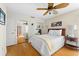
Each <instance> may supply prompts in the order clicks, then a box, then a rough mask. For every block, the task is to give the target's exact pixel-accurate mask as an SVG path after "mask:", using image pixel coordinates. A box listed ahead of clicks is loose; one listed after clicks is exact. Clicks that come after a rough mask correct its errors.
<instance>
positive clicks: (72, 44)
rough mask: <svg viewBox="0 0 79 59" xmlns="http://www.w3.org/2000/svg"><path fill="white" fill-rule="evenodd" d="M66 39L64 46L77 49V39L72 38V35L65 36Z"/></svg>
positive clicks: (78, 42) (78, 41)
mask: <svg viewBox="0 0 79 59" xmlns="http://www.w3.org/2000/svg"><path fill="white" fill-rule="evenodd" d="M65 39H66V42H65V44H66V47H69V48H72V49H79V39H78V38H75V37H74V38H73V37H65Z"/></svg>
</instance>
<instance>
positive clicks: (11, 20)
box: [6, 15, 17, 46]
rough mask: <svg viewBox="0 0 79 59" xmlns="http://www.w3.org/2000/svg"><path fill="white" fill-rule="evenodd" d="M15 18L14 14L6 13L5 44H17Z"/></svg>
mask: <svg viewBox="0 0 79 59" xmlns="http://www.w3.org/2000/svg"><path fill="white" fill-rule="evenodd" d="M16 28H17V19H16V18H15V17H14V16H12V15H11V16H10V15H8V20H7V28H6V29H7V30H6V33H7V35H6V38H7V40H6V43H7V46H10V45H14V44H17V29H16Z"/></svg>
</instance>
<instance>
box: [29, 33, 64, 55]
mask: <svg viewBox="0 0 79 59" xmlns="http://www.w3.org/2000/svg"><path fill="white" fill-rule="evenodd" d="M46 39H47V41H49V42H50V44H49V42H47V41H45V40H46ZM48 39H49V40H48ZM64 41H65V40H64V36H50V35H48V34H46V35H34V36H31V37H30V39H29V42H31V44H32V46H33V47H34V48H35V49H36V50H37V51H38V52H39V53H40V54H41V55H51V54H53V53H55V52H56V51H58V50H59V49H60V48H61V47H63V46H64ZM49 47H51V50H50V49H49Z"/></svg>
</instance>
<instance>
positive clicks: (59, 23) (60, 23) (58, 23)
mask: <svg viewBox="0 0 79 59" xmlns="http://www.w3.org/2000/svg"><path fill="white" fill-rule="evenodd" d="M55 26H62V21H58V22H54V23H51V27H55Z"/></svg>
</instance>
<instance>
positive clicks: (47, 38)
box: [37, 35, 52, 51]
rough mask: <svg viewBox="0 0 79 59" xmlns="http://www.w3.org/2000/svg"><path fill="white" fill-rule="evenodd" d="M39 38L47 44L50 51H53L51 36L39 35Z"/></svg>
mask: <svg viewBox="0 0 79 59" xmlns="http://www.w3.org/2000/svg"><path fill="white" fill-rule="evenodd" d="M37 37H39V38H41V39H42V40H43V41H44V42H45V43H46V44H47V47H48V49H49V50H50V51H51V50H52V39H51V37H50V36H48V35H39V36H37Z"/></svg>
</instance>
